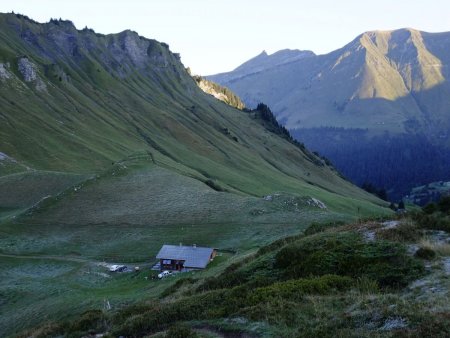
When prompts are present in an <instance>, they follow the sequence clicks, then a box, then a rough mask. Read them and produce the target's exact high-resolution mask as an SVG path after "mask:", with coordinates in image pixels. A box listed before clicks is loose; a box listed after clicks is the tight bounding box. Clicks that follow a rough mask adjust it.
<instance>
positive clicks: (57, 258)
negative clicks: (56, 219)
mask: <svg viewBox="0 0 450 338" xmlns="http://www.w3.org/2000/svg"><path fill="white" fill-rule="evenodd" d="M1 257H5V258H17V259H48V260H55V261H69V262H78V263H93V264H100V263H101V262H98V261H94V260H90V259H87V258H82V257H74V256H52V255H14V254H2V253H0V258H1Z"/></svg>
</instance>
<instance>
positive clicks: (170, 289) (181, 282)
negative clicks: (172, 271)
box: [161, 277, 197, 298]
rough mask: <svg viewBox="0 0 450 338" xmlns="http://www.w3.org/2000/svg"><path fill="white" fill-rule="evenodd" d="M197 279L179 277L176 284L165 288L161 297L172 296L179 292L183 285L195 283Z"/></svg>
mask: <svg viewBox="0 0 450 338" xmlns="http://www.w3.org/2000/svg"><path fill="white" fill-rule="evenodd" d="M196 281H197V280H196V279H194V278H192V277H187V278H182V279H179V280H177V281H176V282H175V283H174V284H172V285H171V286H169V287H168V288H167V289H165V290H164V291H163V292H162V294H161V297H162V298H164V297H167V296H170V295H171V294H173V293H175V292H177V291H178V290H179V289H180V288H181V287H182V286H184V285H190V284H194V283H195V282H196Z"/></svg>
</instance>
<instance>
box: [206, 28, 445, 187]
mask: <svg viewBox="0 0 450 338" xmlns="http://www.w3.org/2000/svg"><path fill="white" fill-rule="evenodd" d="M449 48H450V33H426V32H420V31H417V30H413V29H401V30H396V31H374V32H367V33H364V34H362V35H360V36H358V37H357V38H356V39H355V40H353V41H352V42H350V43H349V44H348V45H346V46H344V47H343V48H341V49H339V50H336V51H333V52H331V53H329V54H326V55H317V56H310V57H307V58H303V59H300V60H296V61H294V62H290V63H286V64H281V65H279V66H275V67H274V66H272V65H271V66H270V67H266V68H262V69H259V70H258V71H257V72H254V73H251V74H247V75H246V76H242V77H241V76H240V74H239V72H235V71H233V72H231V73H226V74H218V75H214V76H210V77H208V78H209V79H211V80H213V81H216V82H218V83H220V84H222V85H224V86H227V87H229V88H230V89H231V90H233V91H234V92H236V93H237V94H238V95H239V96H240V97H241V98H242V99H243V101H244V102H245V104H246V105H247V106H250V107H252V106H254V105H255V104H257V103H258V102H265V103H267V104H268V105H270V106H271V107H272V109H273V111H274V113H275V114H276V115H277V117H278V119H279V120H280V121H281V122H282V123H283V124H284V125H285V126H286V127H287V128H288V129H290V130H293V131H294V134H295V136H296V137H297V138H298V139H299V140H300V141H303V142H305V144H306V145H307V146H309V147H310V148H312V149H313V150H317V151H319V152H320V153H322V154H324V155H325V156H327V157H329V158H330V159H331V160H332V161H333V162H335V163H336V166H337V168H338V169H340V170H341V171H342V172H343V173H344V175H346V176H347V177H349V178H350V179H352V180H353V181H355V182H356V183H358V184H362V183H363V182H364V181H366V180H369V181H371V182H372V183H375V184H377V185H378V186H384V187H385V188H392V190H395V191H393V193H394V195H396V196H399V195H401V193H400V192H403V193H405V192H406V191H408V190H409V188H411V187H412V186H414V185H418V184H419V183H427V182H428V181H435V180H439V179H445V178H448V177H444V176H446V174H445V173H446V172H448V169H449V168H450V167H449V166H448V164H447V163H445V164H443V163H442V162H439V158H438V160H435V161H433V162H432V163H429V162H428V161H426V160H425V158H427V156H426V154H427V152H428V151H430V149H431V152H435V153H446V152H448V150H446V149H448V146H449V131H450V122H449V121H450V120H449V118H448V116H449V115H450V101H449V100H450V95H449V94H450V84H449V81H448V78H449V75H450V74H449V64H450V60H449V57H448V52H446V51H448V50H449ZM244 65H245V63H244ZM235 75H236V76H235ZM330 127H331V128H335V129H333V130H332V133H333V134H330V133H329V132H328V131H329V129H328V130H327V129H323V128H330ZM355 130H357V131H360V132H362V133H365V134H366V135H365V136H364V137H363V139H362V140H359V141H358V142H360V144H359V145H358V146H359V147H362V148H363V152H364V153H369V154H370V155H369V157H372V158H373V157H374V156H378V163H375V162H374V161H372V162H370V161H367V160H365V159H363V158H361V156H362V155H361V154H360V153H359V151H358V150H357V149H355V146H356V144H355V142H353V141H352V140H351V139H352V137H353V136H352V135H353V134H354V131H355ZM323 134H325V135H327V136H326V137H331V136H332V135H336V134H339V135H337V136H336V137H334V138H333V142H331V143H329V144H330V145H333V146H334V144H333V143H337V147H339V148H341V149H346V150H347V151H344V152H345V155H344V157H342V154H337V153H336V151H335V150H333V149H330V148H329V146H327V145H323V144H320V143H323V142H321V139H322V137H323ZM374 137H380V138H381V139H389V142H390V143H391V142H392V143H397V142H398V143H403V141H402V140H403V139H405V138H408V139H409V142H410V143H414V144H416V143H422V144H423V143H425V144H426V145H427V146H426V147H425V146H424V147H423V148H420V149H415V148H414V149H410V148H409V149H407V151H404V149H402V148H396V149H395V150H393V152H392V153H391V154H388V155H387V156H383V151H385V150H386V149H388V148H389V147H388V145H387V144H383V145H381V146H380V147H376V148H373V149H371V143H372V139H373V138H374ZM397 137H400V139H398V138H397ZM375 143H377V142H375ZM378 143H379V142H378ZM411 152H413V153H412V154H411ZM380 153H381V154H380ZM375 154H376V155H375ZM394 154H399V157H404V156H409V157H411V162H418V161H422V162H424V165H423V166H420V167H418V168H415V169H413V170H414V171H415V172H414V174H413V176H414V177H415V178H412V177H408V179H405V180H404V181H402V182H400V183H399V185H398V186H395V187H394V186H392V185H390V184H391V182H389V181H394V178H393V177H392V176H390V175H389V174H388V175H386V174H384V173H383V170H384V168H383V167H382V166H380V165H379V162H380V161H381V162H384V164H386V162H387V161H388V158H389V157H393V155H394ZM350 159H351V160H350ZM441 159H442V158H441ZM350 162H354V163H358V164H359V165H360V166H361V167H365V168H367V167H368V168H373V170H372V172H370V171H369V172H366V173H365V174H362V173H360V172H356V171H355V170H354V169H352V168H350V167H349V166H348V164H350ZM393 165H394V163H393V162H391V161H389V163H387V164H386V167H392V166H393ZM442 166H443V167H444V169H442V168H441V167H442ZM407 167H408V165H407V164H405V166H404V170H403V171H402V174H403V172H404V171H407V170H408V169H407ZM430 167H431V171H430ZM402 169H403V168H402ZM427 173H430V176H427ZM382 176H387V178H388V181H386V180H383V179H382ZM447 176H448V175H447ZM436 178H437V179H436ZM408 180H409V181H411V180H412V182H411V184H410V185H408Z"/></svg>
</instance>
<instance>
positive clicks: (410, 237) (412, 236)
mask: <svg viewBox="0 0 450 338" xmlns="http://www.w3.org/2000/svg"><path fill="white" fill-rule="evenodd" d="M421 235H422V234H421V231H420V229H419V227H418V226H417V225H416V224H415V223H414V222H401V223H400V224H399V225H398V226H396V227H395V228H390V229H385V230H381V231H379V232H378V233H377V236H378V238H381V239H385V240H390V241H395V242H416V241H418V240H419V239H420V237H421Z"/></svg>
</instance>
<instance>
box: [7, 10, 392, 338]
mask: <svg viewBox="0 0 450 338" xmlns="http://www.w3.org/2000/svg"><path fill="white" fill-rule="evenodd" d="M0 85H1V90H0V104H1V107H2V110H1V111H0V118H1V120H2V121H3V122H2V123H0V155H1V156H0V231H1V236H0V248H1V249H0V268H2V270H3V271H7V273H6V274H5V278H2V282H0V313H1V316H0V335H1V336H7V335H13V334H16V333H18V332H19V331H21V330H23V329H24V328H27V327H30V326H36V325H38V324H42V320H43V319H42V318H46V320H47V319H48V320H51V319H58V320H59V319H67V318H73V317H74V316H76V315H79V314H81V313H83V312H84V311H86V310H88V309H92V308H94V309H97V308H99V307H100V308H102V307H103V306H106V305H105V304H106V303H107V302H108V304H109V305H108V306H110V307H112V308H113V309H114V310H116V309H118V308H121V307H123V306H124V305H129V304H132V303H134V302H136V301H137V300H142V298H143V295H148V294H149V290H151V293H152V294H153V297H155V296H156V295H158V294H159V293H160V292H161V290H162V286H160V285H157V284H155V283H153V284H149V283H148V280H147V279H145V280H144V278H143V276H141V277H142V278H136V279H133V278H130V277H129V275H127V276H121V275H108V274H107V273H106V272H107V270H105V264H111V263H127V264H130V265H131V266H143V267H145V269H146V270H145V276H146V277H147V278H148V277H151V276H152V275H151V274H150V270H149V269H148V268H149V267H150V265H151V263H152V262H153V259H154V256H155V255H156V253H157V252H158V250H159V248H160V247H161V245H162V244H164V243H171V244H174V243H175V244H178V243H180V242H183V243H189V244H192V243H196V244H198V245H204V246H213V247H216V248H221V249H224V250H225V252H226V253H230V252H232V253H236V255H237V257H241V255H245V253H246V252H248V251H249V250H254V249H255V248H258V247H260V246H261V245H263V244H265V243H269V242H270V241H272V240H275V239H277V238H280V237H283V236H286V235H288V234H292V233H298V232H299V231H301V230H302V229H304V228H305V227H306V226H307V225H308V224H310V223H311V222H314V221H327V220H328V221H330V220H352V219H356V218H359V217H367V216H374V215H382V214H389V210H388V209H387V208H385V206H386V204H385V203H383V202H382V201H380V200H379V199H377V198H376V197H374V196H373V195H370V194H368V193H366V192H364V191H362V190H361V189H359V188H357V187H356V186H354V185H352V184H351V183H349V182H348V181H346V180H345V179H343V178H342V177H341V176H340V175H339V174H338V173H337V172H336V170H335V169H334V168H332V167H330V166H328V165H327V164H326V161H324V160H323V159H321V158H319V157H318V156H316V155H314V154H313V153H311V152H309V151H308V150H307V149H306V148H305V147H304V146H302V145H300V144H298V143H296V142H294V141H293V140H292V138H290V136H289V134H286V131H285V130H284V129H282V128H281V127H280V126H279V125H278V123H276V121H275V120H274V118H273V116H272V115H270V114H268V111H258V110H246V111H241V110H238V109H235V108H233V107H231V106H229V105H228V104H225V103H223V102H221V101H219V100H217V99H216V98H214V97H213V96H211V95H208V94H205V93H204V92H203V91H202V90H201V89H200V88H199V87H198V86H197V84H196V82H195V80H194V79H193V78H192V77H191V76H190V75H189V74H188V72H187V71H186V69H185V67H184V66H183V65H182V64H181V62H180V60H179V56H178V55H177V54H174V53H172V52H171V51H170V50H169V47H168V45H167V44H165V43H160V42H157V41H155V40H150V39H147V38H144V37H141V36H139V35H138V34H137V33H135V32H132V31H124V32H121V33H118V34H110V35H101V34H97V33H95V32H94V31H92V30H90V29H87V28H86V29H83V30H77V29H76V28H75V27H74V25H73V24H72V23H71V22H70V21H64V20H51V21H50V22H49V23H45V24H39V23H37V22H34V21H33V20H31V19H29V18H27V17H25V16H22V15H16V14H1V15H0ZM225 258H226V255H225V256H224V259H225ZM206 273H211V272H206ZM149 297H150V296H149Z"/></svg>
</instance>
